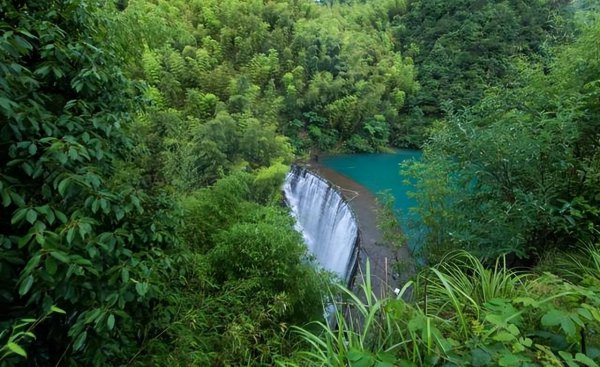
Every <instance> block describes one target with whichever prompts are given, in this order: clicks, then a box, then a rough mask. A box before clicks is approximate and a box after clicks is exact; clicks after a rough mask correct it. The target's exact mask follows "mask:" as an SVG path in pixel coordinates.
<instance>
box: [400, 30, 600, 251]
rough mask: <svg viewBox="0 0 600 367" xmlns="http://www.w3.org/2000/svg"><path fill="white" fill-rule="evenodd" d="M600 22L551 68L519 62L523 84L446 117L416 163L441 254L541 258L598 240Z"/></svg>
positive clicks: (431, 233) (431, 243)
mask: <svg viewBox="0 0 600 367" xmlns="http://www.w3.org/2000/svg"><path fill="white" fill-rule="evenodd" d="M599 26H600V23H599V22H598V20H597V19H596V20H595V22H593V23H591V24H589V25H584V26H583V29H582V36H581V38H580V39H579V40H578V41H577V42H576V43H574V44H573V45H570V46H568V47H563V48H560V49H558V50H557V51H556V58H555V61H554V62H553V63H552V64H551V67H544V66H541V65H537V64H534V65H532V66H529V65H527V64H525V63H517V65H518V66H519V67H520V68H521V72H520V74H519V75H518V77H516V78H515V83H518V84H517V86H516V87H515V88H510V89H492V90H490V91H489V92H488V95H487V96H486V97H485V98H484V99H483V100H482V101H481V102H480V103H479V104H477V105H476V106H474V107H472V108H468V109H465V110H464V111H461V112H454V111H449V116H448V119H447V121H445V122H443V123H440V124H438V125H437V126H436V129H435V131H434V133H433V135H432V138H431V140H430V141H429V142H428V144H427V146H426V150H425V159H424V160H423V162H422V163H417V164H415V165H414V166H412V167H410V168H409V170H410V174H411V175H412V176H413V177H416V178H417V181H416V188H417V192H416V193H415V197H416V198H417V200H418V202H419V208H418V209H417V210H418V212H419V215H420V217H421V218H423V222H424V224H425V225H426V226H427V228H428V234H427V239H426V244H425V245H426V246H427V248H428V249H429V251H430V252H431V253H432V254H435V253H443V252H444V251H445V249H446V248H465V249H468V250H469V251H472V252H473V253H475V254H477V255H478V256H482V257H485V258H494V257H496V256H498V255H499V254H503V253H509V254H511V255H516V256H517V257H519V258H530V259H532V260H535V259H536V258H539V257H540V256H542V255H543V253H544V252H545V251H547V250H549V249H551V248H553V247H554V248H560V249H563V250H566V249H567V248H570V247H571V246H572V244H573V243H577V241H593V240H594V238H595V236H596V233H597V232H596V231H595V230H594V228H596V227H597V225H598V221H597V218H598V216H597V215H598V207H599V204H600V203H599V202H598V199H599V198H600V196H598V148H599V147H598V138H597V137H598V134H600V130H599V129H598V124H597V116H598V111H600V110H599V105H598V99H597V98H596V97H597V94H598V86H597V81H598V77H599V76H600V69H599V68H598V63H597V62H596V60H597V58H596V57H595V56H594V55H595V54H596V53H597V52H598V41H597V40H598V38H599V37H600V33H599V31H600V27H599ZM499 239H502V240H499Z"/></svg>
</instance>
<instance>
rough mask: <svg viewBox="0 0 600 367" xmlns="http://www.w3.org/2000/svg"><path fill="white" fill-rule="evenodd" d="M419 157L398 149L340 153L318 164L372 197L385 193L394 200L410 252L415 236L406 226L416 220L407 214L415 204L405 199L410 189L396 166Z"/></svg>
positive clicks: (417, 154)
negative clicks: (359, 187) (386, 151)
mask: <svg viewBox="0 0 600 367" xmlns="http://www.w3.org/2000/svg"><path fill="white" fill-rule="evenodd" d="M421 155H422V153H421V151H418V150H398V151H396V152H394V153H386V154H341V155H335V156H328V157H323V158H322V159H321V164H322V165H324V166H325V167H328V168H330V169H332V170H334V171H336V172H338V173H340V174H342V175H344V176H347V177H349V178H350V179H352V180H354V181H356V182H357V183H359V184H361V185H363V186H365V187H366V188H367V189H368V190H369V191H371V192H372V193H373V194H375V195H377V194H378V193H380V192H382V191H386V190H389V192H390V193H391V194H392V196H393V197H394V204H395V205H394V206H395V207H394V209H395V210H396V213H397V217H398V221H399V222H400V225H401V227H402V229H403V231H404V232H405V234H406V235H407V237H408V244H409V247H410V249H411V250H413V251H414V250H415V244H416V243H418V237H419V235H418V233H417V232H416V230H414V229H413V228H412V227H413V226H411V225H410V223H411V221H416V220H418V218H416V216H415V214H413V213H411V212H410V208H411V207H414V206H416V202H415V200H414V199H412V198H410V197H408V194H407V192H408V191H410V190H413V188H412V187H411V185H410V184H409V183H407V182H405V181H406V180H407V177H404V176H402V175H401V174H400V168H401V167H400V164H402V163H403V162H406V161H412V160H419V159H420V158H421Z"/></svg>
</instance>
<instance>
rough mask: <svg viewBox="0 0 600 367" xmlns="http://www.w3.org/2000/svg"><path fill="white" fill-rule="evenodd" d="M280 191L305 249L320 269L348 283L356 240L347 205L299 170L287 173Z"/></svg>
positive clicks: (318, 180)
mask: <svg viewBox="0 0 600 367" xmlns="http://www.w3.org/2000/svg"><path fill="white" fill-rule="evenodd" d="M283 191H284V192H285V197H286V200H287V202H288V205H289V206H290V208H291V210H292V215H293V216H294V217H295V218H296V229H297V230H298V231H299V232H300V233H302V235H303V236H304V240H305V242H306V245H307V246H308V249H309V250H310V251H311V252H312V253H313V254H314V255H315V257H316V259H317V261H318V262H319V264H320V265H321V266H323V267H324V268H325V269H327V270H329V271H332V272H334V273H336V274H337V275H338V276H339V277H340V278H341V279H344V280H345V281H346V282H348V281H349V280H350V279H349V278H350V277H351V276H352V274H351V273H352V268H353V267H354V262H355V261H356V256H355V253H356V252H355V249H356V244H357V239H358V226H357V223H356V219H355V217H354V214H353V213H352V211H351V210H350V208H349V206H348V203H346V201H344V199H343V198H342V196H341V195H340V193H339V192H338V191H337V190H335V189H334V188H333V187H331V185H330V184H329V183H328V182H327V181H325V180H324V179H322V178H320V177H319V176H316V175H314V174H312V173H310V172H309V171H307V170H305V169H303V168H300V167H293V168H292V170H291V171H290V173H288V175H287V177H286V179H285V183H284V186H283Z"/></svg>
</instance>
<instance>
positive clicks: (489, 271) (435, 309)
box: [416, 251, 529, 337]
mask: <svg viewBox="0 0 600 367" xmlns="http://www.w3.org/2000/svg"><path fill="white" fill-rule="evenodd" d="M528 277H529V275H527V274H525V273H518V272H516V271H514V270H511V269H509V268H508V267H507V265H506V258H505V257H500V258H498V259H497V260H496V262H495V264H494V266H493V267H491V268H486V267H485V265H484V264H483V263H482V262H481V261H480V260H479V259H477V258H476V257H474V256H473V255H471V254H469V253H468V252H466V251H456V252H452V253H450V254H448V255H446V256H445V257H444V258H443V259H442V261H441V262H440V263H439V264H438V265H436V266H433V267H431V268H429V269H426V270H424V271H422V272H421V273H420V274H419V275H418V277H417V287H416V297H417V301H418V302H419V304H420V305H421V307H422V308H423V310H424V312H425V314H427V315H435V316H438V317H441V318H444V319H446V320H452V321H456V322H457V323H458V324H459V326H460V330H461V331H462V334H463V336H464V337H466V336H468V335H469V320H470V319H476V320H477V319H479V316H480V313H481V309H482V306H483V305H485V304H486V303H487V302H489V301H491V300H493V299H496V298H502V299H512V298H516V297H518V296H520V295H523V293H526V291H527V290H526V284H527V283H526V280H527V278H528Z"/></svg>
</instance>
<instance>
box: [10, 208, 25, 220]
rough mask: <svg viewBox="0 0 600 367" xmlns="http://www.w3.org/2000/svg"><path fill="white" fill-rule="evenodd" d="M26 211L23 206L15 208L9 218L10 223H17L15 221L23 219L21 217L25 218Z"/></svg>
mask: <svg viewBox="0 0 600 367" xmlns="http://www.w3.org/2000/svg"><path fill="white" fill-rule="evenodd" d="M27 211H28V210H27V209H25V208H21V209H17V210H16V211H15V214H14V215H13V216H12V218H11V219H10V224H17V223H19V222H21V221H22V220H23V218H25V215H26V214H27Z"/></svg>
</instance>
